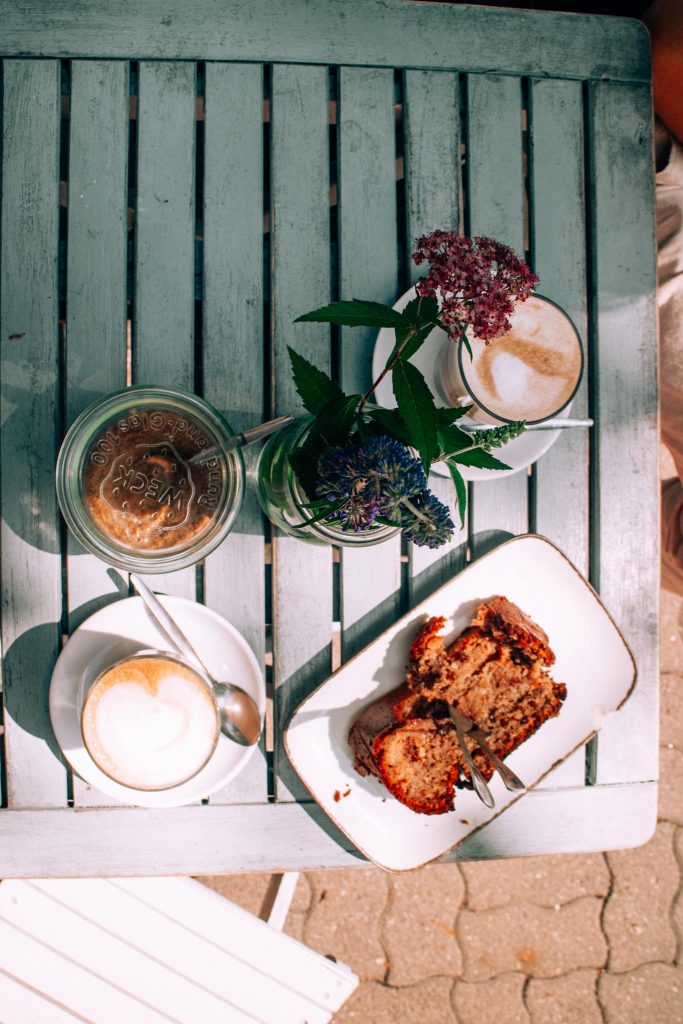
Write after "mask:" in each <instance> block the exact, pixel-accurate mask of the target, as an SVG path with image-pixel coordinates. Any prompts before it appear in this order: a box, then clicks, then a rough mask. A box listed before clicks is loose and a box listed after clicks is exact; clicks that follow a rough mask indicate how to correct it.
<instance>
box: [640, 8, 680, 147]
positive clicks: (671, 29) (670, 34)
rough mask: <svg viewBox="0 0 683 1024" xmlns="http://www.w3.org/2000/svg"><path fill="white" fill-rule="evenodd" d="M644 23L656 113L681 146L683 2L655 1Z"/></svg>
mask: <svg viewBox="0 0 683 1024" xmlns="http://www.w3.org/2000/svg"><path fill="white" fill-rule="evenodd" d="M643 21H644V22H645V24H646V25H647V27H648V29H649V30H650V36H651V38H652V88H653V95H654V104H655V113H656V114H657V116H658V117H659V118H660V119H661V120H662V121H663V122H664V124H665V125H666V126H667V128H668V129H669V131H670V132H671V133H672V134H673V135H675V136H676V138H677V139H678V140H679V142H683V0H655V2H654V3H653V4H652V6H651V7H648V9H647V11H646V12H645V14H644V15H643Z"/></svg>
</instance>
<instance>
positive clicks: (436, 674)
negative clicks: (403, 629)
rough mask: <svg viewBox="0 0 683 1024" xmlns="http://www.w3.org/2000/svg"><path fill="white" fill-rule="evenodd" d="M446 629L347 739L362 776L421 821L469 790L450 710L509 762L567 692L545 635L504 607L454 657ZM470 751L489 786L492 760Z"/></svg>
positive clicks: (426, 634)
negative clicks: (460, 790)
mask: <svg viewBox="0 0 683 1024" xmlns="http://www.w3.org/2000/svg"><path fill="white" fill-rule="evenodd" d="M445 623H446V620H445V619H444V618H441V617H435V618H432V619H430V620H428V622H426V623H425V624H424V625H423V626H422V627H421V628H420V630H419V632H418V634H417V636H416V637H415V640H414V642H413V644H412V647H411V651H410V665H409V669H408V673H407V676H406V681H405V683H403V684H402V685H401V686H399V687H397V688H396V689H395V690H392V691H391V692H390V693H388V694H385V695H384V696H383V697H381V698H380V700H378V701H376V702H375V703H374V704H371V705H370V706H369V707H368V708H366V709H365V710H364V711H363V712H362V714H361V715H360V716H359V717H358V718H357V719H356V721H355V722H354V724H353V726H352V728H351V731H350V734H349V743H350V745H351V748H352V750H353V753H354V763H355V767H356V770H357V771H359V772H360V774H361V775H367V774H373V775H376V776H377V777H378V778H379V779H380V780H381V781H382V782H383V783H384V785H385V786H386V788H387V789H388V790H389V792H391V793H393V794H394V796H395V797H396V798H397V799H399V800H401V801H402V802H403V803H405V804H406V805H407V806H409V807H411V809H412V810H414V811H417V812H418V813H421V814H442V813H444V812H445V811H448V810H450V809H451V807H452V806H453V794H454V789H455V787H456V786H467V787H471V782H470V777H469V771H468V769H467V766H466V765H465V761H464V758H463V755H462V750H461V748H460V745H459V744H458V741H457V736H456V733H455V727H454V726H453V723H452V722H451V720H450V717H449V714H448V705H449V704H452V705H454V706H456V707H457V708H459V710H460V711H462V712H463V714H465V715H467V717H468V718H470V719H471V720H472V721H473V722H474V723H475V725H476V726H478V727H479V728H481V729H484V730H486V732H487V733H488V740H487V742H488V744H489V746H490V747H491V748H492V749H493V750H494V752H495V753H497V754H498V756H499V757H506V756H507V755H508V754H509V753H511V752H512V751H513V750H515V749H516V748H517V747H518V746H519V745H520V744H521V743H523V742H524V740H526V739H528V738H529V736H531V735H532V734H533V733H534V732H536V730H537V729H538V728H539V727H540V726H541V725H542V724H543V722H545V721H547V720H548V719H549V718H552V717H553V716H554V715H557V714H558V713H559V711H560V708H561V706H562V702H563V701H564V699H565V697H566V692H567V691H566V686H564V684H563V683H556V682H555V681H554V680H553V679H552V677H551V675H550V671H549V666H550V665H552V664H553V663H554V661H555V655H554V654H553V652H552V650H551V649H550V646H549V644H548V637H547V635H546V634H545V632H544V631H543V630H542V629H541V628H540V626H538V625H537V624H536V623H535V622H533V620H532V619H530V618H529V616H528V615H526V614H525V613H524V612H522V611H521V609H520V608H518V607H517V605H515V604H513V603H512V602H511V601H508V600H507V598H505V597H500V596H498V597H495V598H493V599H492V600H490V601H488V602H485V603H483V604H481V605H480V606H479V607H478V609H477V611H476V614H475V616H474V618H473V620H472V623H471V624H470V625H469V626H468V627H467V628H466V629H465V630H464V631H463V632H462V633H461V634H460V636H459V637H458V638H457V639H456V640H455V641H454V642H453V643H452V644H451V645H450V646H449V647H448V648H447V647H446V646H445V644H444V640H443V636H442V635H441V630H442V629H443V627H444V625H445ZM467 742H468V748H469V749H470V752H471V753H472V756H473V758H474V760H475V763H476V764H477V766H478V767H479V768H480V770H481V771H482V773H483V774H484V776H485V777H486V778H490V777H491V775H492V774H493V766H492V764H491V762H490V761H489V759H488V757H487V756H486V755H485V754H484V753H483V751H481V750H480V748H479V747H478V746H477V745H476V742H475V741H474V740H468V741H467Z"/></svg>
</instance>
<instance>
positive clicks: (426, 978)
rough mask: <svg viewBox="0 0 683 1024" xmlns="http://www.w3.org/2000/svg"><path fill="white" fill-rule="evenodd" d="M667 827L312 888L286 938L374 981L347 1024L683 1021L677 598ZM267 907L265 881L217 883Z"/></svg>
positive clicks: (681, 698) (677, 602) (681, 670)
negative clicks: (613, 843) (546, 851)
mask: <svg viewBox="0 0 683 1024" xmlns="http://www.w3.org/2000/svg"><path fill="white" fill-rule="evenodd" d="M661 611H662V616H661V618H662V628H661V673H662V701H661V714H662V721H661V751H660V752H661V769H660V775H661V781H660V803H659V823H658V826H657V830H656V832H655V835H654V836H653V838H652V839H651V841H650V842H649V843H647V844H646V845H645V846H642V847H640V848H638V849H635V850H622V851H617V852H610V853H606V854H589V855H585V856H577V855H566V856H561V855H560V856H552V857H531V858H527V859H519V860H507V861H488V862H482V863H476V862H471V863H467V864H460V865H458V864H437V865H431V866H429V867H426V868H423V869H421V870H419V871H415V872H412V873H410V874H407V875H401V876H393V875H387V874H385V873H383V872H382V871H380V870H379V869H376V868H363V869H360V870H359V869H355V868H351V869H344V870H341V869H340V870H336V871H332V870H330V871H312V872H309V873H307V874H305V875H302V876H301V877H300V879H299V883H298V887H297V892H296V895H295V900H294V903H293V905H292V909H291V911H290V914H289V917H288V919H287V923H286V926H285V928H286V931H288V932H289V933H290V934H293V935H295V936H296V938H298V939H301V940H302V941H304V942H306V943H307V944H308V945H309V946H311V947H312V948H313V949H317V950H318V951H319V952H321V953H325V954H331V955H333V956H336V957H337V958H338V959H340V960H343V961H345V962H346V963H348V964H349V965H350V966H351V967H352V968H353V970H354V971H355V972H356V973H357V974H358V975H359V977H360V979H361V983H360V986H359V988H358V989H357V991H356V993H355V994H354V995H353V996H352V997H351V999H349V1000H348V1002H347V1003H346V1005H345V1006H344V1007H343V1008H342V1009H341V1010H340V1011H339V1013H337V1014H336V1016H335V1018H334V1024H413V1022H415V1024H418V1022H419V1024H494V1022H495V1024H500V1022H501V1021H502V1022H504V1024H683V600H681V599H679V598H676V597H673V596H672V595H670V594H666V593H663V594H662V609H661ZM203 881H206V882H208V884H211V885H212V886H214V887H216V888H218V889H219V891H221V892H223V894H224V895H226V896H227V897H228V898H229V899H232V900H234V901H235V902H237V903H241V904H242V905H244V906H247V907H248V908H249V909H250V910H257V909H258V904H259V901H260V899H262V897H263V894H264V893H265V890H266V888H267V884H268V879H267V877H263V876H254V875H243V876H228V877H226V878H216V879H203Z"/></svg>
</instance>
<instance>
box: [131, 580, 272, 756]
mask: <svg viewBox="0 0 683 1024" xmlns="http://www.w3.org/2000/svg"><path fill="white" fill-rule="evenodd" d="M130 579H131V582H132V584H133V586H134V587H135V589H136V590H137V592H138V594H139V595H140V597H141V598H142V600H143V602H144V604H145V607H146V608H147V610H148V611H149V613H150V615H151V616H152V618H153V619H154V621H155V622H156V624H157V626H158V627H159V629H160V630H161V631H162V633H163V634H164V635H165V637H166V638H167V639H168V640H169V641H170V642H171V643H172V644H173V646H174V647H175V649H176V651H178V653H179V654H182V656H183V657H184V658H187V660H188V661H190V662H191V663H192V664H193V665H195V666H196V667H197V668H199V670H200V671H201V673H202V675H204V676H206V678H207V679H208V680H209V681H210V683H211V685H212V686H213V688H214V692H215V694H216V700H217V702H218V709H219V711H220V715H221V730H222V731H223V732H224V733H225V735H226V736H228V737H229V738H230V739H231V740H234V741H235V743H239V744H241V745H242V746H243V747H250V746H252V744H254V743H258V739H259V736H260V735H261V729H262V728H263V722H262V720H261V713H260V712H259V709H258V708H257V706H256V703H255V701H254V700H253V699H252V698H251V697H250V696H249V694H248V693H247V692H246V691H245V690H243V689H242V687H241V686H235V685H234V684H233V683H219V682H217V681H216V680H215V679H214V678H213V676H212V675H211V673H210V672H209V670H208V669H207V667H206V665H205V664H204V662H203V661H202V659H201V658H200V657H199V655H198V654H197V652H196V650H195V649H194V647H193V646H192V644H191V643H190V641H189V640H188V639H187V637H186V636H185V634H184V633H183V631H182V630H181V628H180V626H179V625H178V623H177V622H176V621H175V620H174V619H172V618H171V616H170V615H169V614H168V612H167V611H166V609H165V608H164V606H163V604H162V603H161V601H160V600H159V598H158V597H157V596H156V594H154V593H153V592H152V591H151V590H150V588H149V587H148V586H147V584H146V583H143V582H142V580H141V579H140V577H139V576H136V575H135V574H134V573H131V574H130Z"/></svg>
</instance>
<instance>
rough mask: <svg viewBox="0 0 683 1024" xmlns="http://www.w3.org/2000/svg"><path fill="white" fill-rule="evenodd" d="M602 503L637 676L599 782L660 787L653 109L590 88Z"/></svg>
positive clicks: (599, 546)
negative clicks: (654, 783)
mask: <svg viewBox="0 0 683 1024" xmlns="http://www.w3.org/2000/svg"><path fill="white" fill-rule="evenodd" d="M589 111H590V133H591V134H590V145H591V159H590V167H591V178H592V193H591V197H590V198H591V206H592V224H591V230H592V246H593V253H594V263H593V285H594V289H595V292H594V297H593V302H594V307H593V311H592V312H593V315H594V320H595V322H594V330H595V336H596V338H595V340H596V345H597V353H598V359H599V375H598V376H597V379H596V382H595V387H596V400H597V409H596V412H597V420H598V424H599V427H598V432H597V452H596V454H597V460H598V469H599V474H600V476H599V480H600V488H599V495H598V494H596V495H595V503H594V506H593V512H594V517H593V520H592V523H591V529H592V530H593V531H596V532H597V536H596V537H595V538H594V543H593V548H592V566H591V569H592V573H593V581H594V583H595V585H596V586H597V588H598V590H599V592H600V595H601V597H602V599H603V601H604V602H605V605H606V606H607V608H608V609H609V611H610V613H611V614H612V615H613V616H614V619H615V621H616V623H617V624H618V625H619V626H620V628H621V629H622V630H623V633H624V636H625V638H626V641H627V643H628V644H629V645H630V647H631V649H632V651H633V654H634V656H635V659H636V664H637V667H638V681H637V685H636V689H635V692H634V693H633V695H632V696H631V698H630V699H629V701H628V703H627V704H626V705H625V707H624V708H623V710H622V711H620V712H619V713H618V714H617V715H614V716H611V717H610V718H609V719H607V721H606V722H605V723H604V725H603V728H602V730H601V732H600V735H599V739H598V760H597V781H598V782H599V783H610V784H611V783H615V782H620V781H630V780H632V779H640V780H643V779H655V778H657V761H658V758H657V753H658V749H657V744H656V742H655V741H654V737H656V736H657V730H658V699H657V693H658V683H659V672H658V660H657V635H658V628H657V618H658V601H657V593H658V587H659V465H658V451H659V438H658V429H657V365H656V351H657V346H656V317H655V299H654V295H655V246H654V198H653V187H654V181H653V159H652V152H653V149H652V106H651V94H650V89H649V88H648V87H647V86H628V87H627V86H618V85H612V84H611V83H601V84H599V85H598V84H596V85H594V86H591V87H590V108H589Z"/></svg>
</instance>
